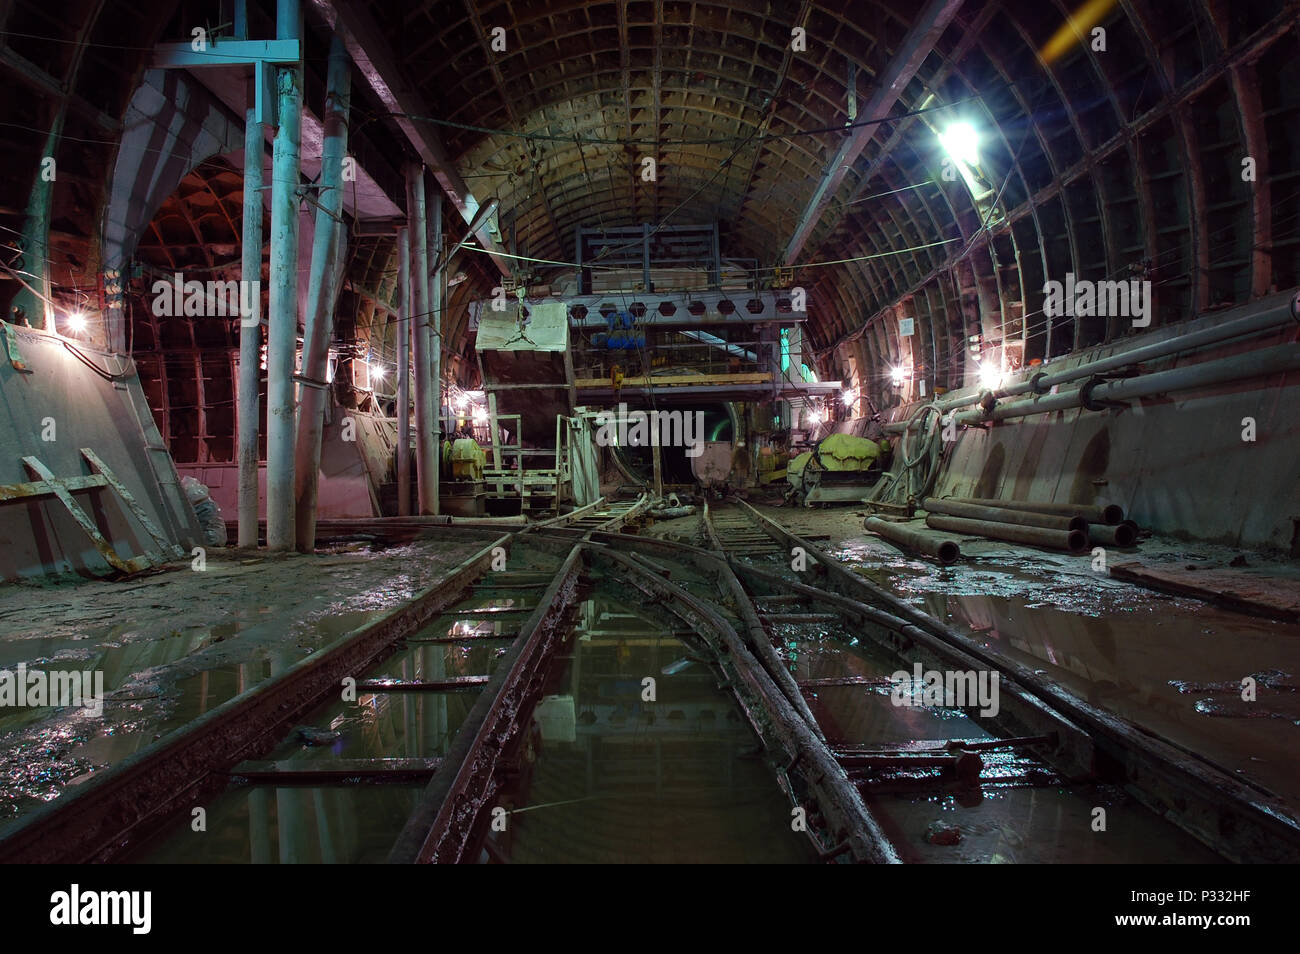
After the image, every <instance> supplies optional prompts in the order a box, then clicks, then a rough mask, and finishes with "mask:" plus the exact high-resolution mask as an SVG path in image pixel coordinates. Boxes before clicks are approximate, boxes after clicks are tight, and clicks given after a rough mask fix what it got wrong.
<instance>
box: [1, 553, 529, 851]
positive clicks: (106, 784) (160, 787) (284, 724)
mask: <svg viewBox="0 0 1300 954" xmlns="http://www.w3.org/2000/svg"><path fill="white" fill-rule="evenodd" d="M510 543H511V535H508V534H507V535H504V536H501V537H497V538H495V539H493V541H492V542H491V543H489V544H488V545H487V546H485V547H483V548H481V549H480V550H478V551H477V552H475V553H474V554H473V555H472V556H470V557H469V558H468V559H466V560H464V561H463V562H461V563H460V564H458V565H457V566H456V567H454V568H453V569H452V570H451V571H450V572H448V573H447V574H445V575H443V576H442V577H441V578H439V580H438V581H437V582H436V583H434V584H432V585H431V586H428V587H426V588H425V589H424V590H423V591H421V592H420V593H419V594H418V595H417V596H415V597H414V598H413V599H411V600H408V601H407V602H405V603H402V604H401V605H399V606H397V607H394V608H393V609H391V610H389V611H388V612H387V613H385V614H384V615H383V616H382V617H380V618H379V619H377V620H374V621H372V622H370V623H367V624H365V625H363V626H360V627H358V628H356V629H354V630H352V631H351V632H350V633H347V634H345V635H344V636H341V637H340V638H339V639H337V640H335V641H334V642H333V643H332V644H330V645H329V646H327V647H326V648H324V649H322V650H320V651H319V652H316V653H313V654H312V655H311V656H310V657H308V658H306V659H302V660H300V661H298V662H297V663H295V664H294V665H292V666H290V667H289V668H288V669H286V670H285V671H284V672H282V673H280V674H279V675H277V676H273V677H271V678H270V679H268V680H266V681H265V682H262V683H260V684H258V685H257V686H255V687H253V688H252V689H250V690H249V691H248V692H245V693H243V694H241V695H239V696H236V697H235V698H233V699H230V700H229V701H227V702H225V703H224V704H222V705H220V706H218V707H217V708H216V709H213V710H212V711H211V712H208V713H206V714H205V715H203V716H200V717H199V718H198V719H196V720H194V721H193V722H191V723H189V724H188V725H187V726H185V727H184V728H182V729H179V730H177V731H175V732H173V733H171V734H170V735H168V736H166V737H164V738H163V739H162V740H161V741H160V742H159V743H158V744H157V745H153V746H149V747H148V748H146V749H144V750H143V751H140V752H137V753H135V754H134V755H130V756H128V757H127V758H125V759H123V760H122V761H120V762H118V763H116V764H115V765H113V766H112V767H111V768H108V769H105V770H104V771H102V772H97V773H95V775H94V776H93V777H92V778H91V779H90V780H89V781H87V782H86V783H84V784H81V785H78V786H76V788H75V789H72V790H69V791H67V792H65V793H64V794H63V795H61V796H60V797H59V798H57V799H55V800H54V801H52V802H50V803H49V804H48V805H46V806H43V807H42V808H40V809H38V810H36V811H34V812H32V813H31V814H30V815H27V816H26V817H24V818H23V819H22V820H20V821H19V822H17V823H16V824H15V826H14V827H13V828H11V829H10V830H9V831H8V832H6V833H5V835H4V837H3V839H0V863H16V862H29V863H30V862H42V863H85V862H99V861H110V860H113V858H115V857H116V856H118V855H120V854H121V853H122V852H123V851H124V850H125V849H126V848H128V847H130V846H131V845H132V844H133V843H134V841H135V837H134V836H135V834H136V833H137V832H139V831H141V830H142V829H144V828H146V827H150V826H152V825H153V824H155V823H157V822H159V821H161V820H162V819H164V818H165V817H168V816H170V815H171V814H172V813H174V812H176V811H178V810H179V809H181V808H182V807H185V806H191V805H194V804H197V800H198V799H199V798H201V797H203V796H205V795H207V794H209V793H211V792H212V791H215V790H219V789H222V788H225V787H226V785H227V784H228V779H227V773H228V772H229V770H230V769H231V768H233V767H234V766H235V765H237V764H238V763H240V762H241V761H244V760H246V759H250V758H256V757H257V756H259V755H260V754H261V753H263V752H265V751H268V750H269V749H271V748H272V747H274V745H275V744H276V743H277V742H278V741H279V740H280V739H281V738H283V736H284V734H285V732H286V731H287V730H288V729H289V727H291V726H292V725H293V724H294V723H295V722H296V721H298V719H299V718H300V717H301V716H302V715H304V714H305V713H307V712H310V711H311V710H313V709H315V708H317V707H318V706H320V705H321V704H322V703H323V702H324V701H326V700H328V699H329V698H331V697H334V696H337V695H338V693H339V691H340V686H341V684H342V680H343V679H344V678H347V677H355V676H357V675H358V674H359V673H362V672H364V671H365V670H366V669H368V668H369V667H370V666H372V665H373V664H375V663H377V662H378V661H380V660H381V659H383V658H385V656H387V655H388V654H389V653H390V651H391V648H392V646H393V645H394V644H395V643H396V642H398V641H399V640H400V639H401V638H402V637H403V636H404V635H406V634H409V633H412V632H415V631H417V630H418V629H419V628H420V627H422V626H424V625H425V624H426V623H427V622H428V621H429V620H430V619H432V618H434V617H435V616H437V615H438V614H439V613H440V612H441V611H442V610H443V609H445V608H446V607H447V606H450V605H451V604H453V603H455V602H456V601H457V600H459V599H460V598H461V597H462V594H464V593H465V592H466V591H467V590H469V589H470V588H471V587H472V586H473V584H474V582H475V581H476V580H477V579H478V578H479V577H481V576H482V575H483V574H484V573H486V572H487V571H488V569H489V567H490V566H491V562H492V556H493V551H494V550H496V548H498V547H504V548H507V549H508V548H509V546H510Z"/></svg>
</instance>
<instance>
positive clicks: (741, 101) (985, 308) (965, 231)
mask: <svg viewBox="0 0 1300 954" xmlns="http://www.w3.org/2000/svg"><path fill="white" fill-rule="evenodd" d="M362 6H366V7H368V8H369V12H370V14H371V16H372V17H373V18H374V20H375V22H377V23H379V24H380V25H381V27H382V29H383V31H384V33H385V39H386V41H387V43H388V44H389V45H390V47H391V48H392V49H393V50H394V51H395V52H396V54H397V57H398V59H399V61H400V63H401V67H402V69H403V72H404V73H405V75H406V76H407V78H408V79H410V80H411V81H412V82H413V83H414V85H415V86H416V87H417V88H418V90H419V92H420V95H421V96H422V97H423V99H424V101H425V102H426V103H427V104H428V106H429V110H430V113H431V114H432V115H433V116H435V117H437V118H438V119H439V120H440V123H439V128H438V133H439V135H440V136H441V137H442V139H443V141H444V143H445V144H446V146H447V150H448V153H449V154H450V155H451V156H452V158H453V159H454V161H455V162H456V165H457V167H458V169H459V170H460V172H461V173H462V175H463V176H464V177H465V178H466V180H467V181H468V182H469V183H470V184H471V185H472V186H473V188H474V190H475V194H476V195H478V196H480V197H486V196H491V195H493V194H496V195H498V196H499V197H500V199H501V213H500V216H499V221H500V224H501V233H502V237H503V240H505V241H509V237H510V235H511V231H512V229H513V234H514V238H515V241H516V242H517V245H518V250H519V252H520V253H521V254H525V255H528V256H532V257H535V258H540V259H550V260H554V261H569V260H571V259H572V257H573V254H572V250H573V245H574V233H575V229H576V228H578V227H579V226H583V227H588V228H590V227H601V226H610V227H613V226H627V225H635V224H639V223H641V222H647V221H648V222H651V223H662V222H665V221H670V222H672V223H675V224H690V223H703V222H708V221H712V220H715V219H716V220H719V221H720V222H722V224H723V235H724V239H723V252H724V254H725V255H730V256H733V257H738V258H753V259H756V260H757V261H758V262H759V263H760V266H761V267H763V268H764V269H769V270H770V268H771V267H772V266H775V265H785V264H793V265H794V266H795V267H796V273H795V282H796V283H797V284H799V285H801V286H803V287H805V288H806V289H808V292H809V311H810V325H809V340H810V342H811V344H812V345H813V347H814V349H815V350H816V352H817V354H818V358H819V362H818V363H819V365H820V370H821V371H822V373H823V374H824V375H826V376H831V377H834V376H844V377H848V378H853V379H854V380H857V379H858V378H859V377H861V378H863V379H867V378H871V379H873V383H874V381H878V380H879V378H880V377H881V376H882V375H887V373H888V367H889V366H890V365H892V364H894V363H896V362H898V361H900V360H903V359H905V358H906V359H908V360H910V361H911V362H912V363H913V365H914V368H915V369H916V373H917V374H920V375H925V376H927V377H928V378H929V379H930V380H931V381H932V382H933V383H935V384H937V385H939V386H949V387H955V386H960V385H961V384H962V383H964V380H963V378H964V375H965V374H966V373H967V371H968V368H969V365H970V361H969V355H970V353H971V352H970V341H971V338H972V336H978V338H977V339H976V340H978V341H980V342H982V343H983V345H984V346H985V347H988V346H990V345H999V344H1001V343H1003V342H1006V343H1009V344H1011V345H1012V346H1013V348H1014V357H1013V361H1012V363H1013V364H1016V363H1027V362H1029V361H1031V360H1034V359H1044V358H1047V357H1052V356H1056V355H1058V354H1062V353H1065V352H1067V351H1070V350H1074V349H1076V348H1079V347H1084V346H1087V345H1089V344H1093V343H1096V342H1097V341H1101V340H1106V339H1108V338H1111V337H1114V336H1116V335H1119V334H1123V333H1126V332H1127V331H1129V330H1130V329H1128V328H1125V327H1119V326H1118V325H1115V324H1114V323H1111V324H1109V325H1107V324H1106V323H1105V322H1102V323H1100V327H1098V323H1096V322H1092V323H1090V322H1087V321H1079V322H1078V323H1077V326H1076V323H1074V322H1061V323H1058V324H1056V325H1055V326H1054V327H1053V328H1052V334H1051V335H1050V340H1049V335H1048V333H1047V327H1046V324H1047V323H1046V321H1045V319H1044V316H1043V314H1042V310H1043V294H1042V286H1043V284H1044V282H1045V281H1046V280H1048V279H1049V278H1052V279H1058V280H1059V279H1061V278H1063V277H1064V275H1065V274H1066V273H1067V272H1069V273H1074V274H1076V275H1078V276H1080V277H1083V276H1087V277H1092V278H1095V279H1105V278H1112V279H1119V278H1128V277H1130V276H1140V277H1143V278H1149V279H1150V280H1151V281H1152V282H1153V285H1154V287H1155V294H1154V312H1155V314H1154V316H1153V322H1152V323H1153V324H1161V323H1167V322H1170V321H1175V320H1182V319H1185V318H1188V317H1190V316H1191V315H1192V314H1194V313H1201V312H1204V311H1206V310H1210V309H1214V308H1218V307H1221V306H1224V305H1227V304H1231V303H1237V302H1242V301H1246V300H1249V299H1251V298H1255V297H1259V296H1261V295H1263V294H1266V293H1267V292H1268V291H1269V290H1270V289H1276V288H1286V287H1291V286H1294V285H1296V284H1297V283H1300V250H1298V249H1297V236H1300V228H1298V226H1297V208H1298V205H1297V197H1296V191H1297V189H1298V188H1300V181H1297V173H1298V170H1300V165H1298V160H1297V156H1300V149H1297V148H1296V146H1297V143H1296V142H1295V137H1296V133H1295V129H1296V127H1297V125H1300V123H1298V122H1297V120H1300V117H1298V116H1297V112H1298V111H1300V95H1298V94H1297V92H1296V91H1297V89H1300V67H1297V63H1300V55H1298V53H1300V36H1298V34H1297V26H1296V22H1297V18H1298V17H1300V4H1297V3H1296V2H1294V0H1259V2H1251V3H1228V2H1226V0H1195V2H1191V3H1188V2H1182V0H1179V2H1173V0H1132V2H1126V0H1117V2H1105V0H1100V2H1094V3H1089V4H1083V3H1064V2H1059V0H1035V2H1027V0H1014V2H994V3H979V2H973V0H971V2H966V3H952V4H939V6H940V7H943V6H951V7H956V8H957V9H956V13H955V15H954V16H953V18H952V20H951V22H950V23H949V24H948V25H947V27H946V28H945V29H943V30H942V32H941V33H940V34H939V36H938V39H937V40H936V41H934V42H933V44H932V45H931V46H929V47H928V48H927V50H928V52H926V54H925V55H924V57H923V59H922V60H921V62H920V65H919V66H918V67H917V68H916V69H915V72H914V75H912V76H911V77H910V79H909V80H908V82H907V83H906V85H905V86H904V87H903V88H902V89H901V92H900V94H899V96H898V98H897V101H896V102H895V103H894V105H893V107H892V109H891V110H890V112H889V116H890V119H889V121H887V122H883V123H881V124H879V126H878V127H877V128H876V131H875V132H874V135H872V136H871V138H870V139H869V141H868V142H867V143H866V146H865V148H864V149H863V150H862V151H861V153H860V154H859V155H857V156H855V157H853V158H852V161H851V162H850V163H849V166H848V168H847V171H846V174H845V175H844V178H843V181H842V182H841V183H840V184H839V187H838V188H837V189H835V190H833V192H832V194H831V196H830V199H829V201H828V203H827V206H826V208H825V209H824V210H823V211H822V212H821V214H820V215H819V216H817V217H816V222H815V225H814V226H813V227H812V229H811V233H810V235H809V238H808V241H807V242H806V244H805V245H804V248H803V249H802V250H801V253H800V254H799V255H798V256H797V257H796V258H795V259H794V260H793V261H792V262H790V263H787V262H785V261H784V260H783V253H784V250H785V248H786V245H787V242H788V241H789V239H790V237H791V235H792V234H793V232H794V231H795V228H796V226H797V224H798V223H799V221H800V219H801V216H803V215H804V212H805V209H807V207H808V205H809V201H810V199H811V198H812V196H813V194H814V191H815V190H816V189H817V187H818V184H819V182H820V181H821V180H822V178H823V176H824V175H825V174H826V173H827V172H828V169H829V168H830V167H831V166H833V159H834V157H835V154H836V151H837V150H838V149H839V148H840V146H841V144H842V142H843V141H844V139H845V138H846V136H848V135H849V133H848V132H846V131H843V127H844V125H845V123H846V122H847V121H848V114H847V110H848V101H849V97H848V92H847V88H848V77H849V74H850V65H852V67H853V68H854V69H855V70H856V92H857V96H856V99H857V105H858V108H859V109H862V108H863V107H864V105H865V104H866V103H867V102H868V100H869V98H870V96H871V94H872V92H873V89H874V85H875V80H876V78H877V77H879V76H880V75H881V74H882V73H883V72H885V71H886V70H887V67H888V66H889V64H890V62H891V61H892V60H893V59H894V58H895V56H896V55H897V54H898V52H899V48H900V46H901V45H903V44H904V43H905V40H906V38H907V36H908V31H909V28H910V27H911V26H912V25H913V23H914V22H915V20H916V18H917V17H918V15H919V13H920V10H921V8H922V7H924V6H925V5H924V4H921V3H917V2H913V0H906V2H904V0H898V2H883V0H873V2H861V0H858V2H849V0H843V2H829V3H823V2H818V3H797V2H791V3H745V4H742V3H726V2H665V3H653V2H649V0H640V2H610V3H567V4H565V3H560V4H557V3H548V2H541V0H536V2H519V0H505V2H495V3H472V2H455V3H441V2H440V3H424V4H421V5H413V6H409V7H407V8H406V9H405V10H404V11H403V12H402V13H401V14H399V15H394V14H392V13H391V12H387V11H385V9H384V8H383V5H381V4H379V3H375V2H371V3H363V4H362ZM1075 13H1080V17H1081V18H1080V20H1078V21H1072V20H1071V16H1072V14H1075ZM1084 13H1088V16H1087V17H1084V16H1083V14H1084ZM1094 21H1095V26H1096V27H1100V28H1101V29H1103V30H1104V31H1105V46H1106V48H1105V50H1095V49H1093V46H1094V42H1093V41H1092V39H1091V38H1092V32H1091V30H1092V27H1093V25H1094ZM1072 22H1074V24H1075V26H1074V28H1073V29H1071V28H1070V27H1069V24H1071V23H1072ZM796 26H802V27H803V28H804V30H805V31H806V41H807V50H806V51H800V52H794V51H792V50H791V49H790V47H791V31H792V28H793V27H796ZM1063 27H1065V33H1064V34H1063V35H1061V34H1062V28H1063ZM497 28H501V29H502V30H503V31H504V33H503V34H496V33H494V32H493V31H494V30H495V29H497ZM494 39H497V41H498V44H499V43H500V41H501V40H504V44H505V49H504V50H503V51H494V50H493V49H492V43H493V40H494ZM918 110H930V111H927V112H923V113H920V114H916V111H918ZM865 118H866V117H864V116H862V115H859V116H858V120H859V121H862V120H863V119H865ZM958 119H960V120H964V121H967V122H969V123H971V124H972V125H973V126H974V127H975V128H976V129H977V131H978V133H979V162H978V179H979V181H977V183H976V185H975V187H974V188H975V189H977V190H981V189H984V188H987V189H988V190H989V191H991V192H992V193H993V194H994V195H995V196H996V201H995V202H993V203H991V207H990V204H989V203H988V202H985V203H983V204H981V203H980V202H979V201H978V200H977V198H976V195H975V194H973V189H972V187H971V186H969V185H968V184H967V183H966V182H965V181H964V180H963V177H961V176H957V177H955V179H954V180H953V181H949V180H947V179H945V178H944V176H943V170H944V158H945V152H944V150H943V147H942V146H941V145H940V142H939V138H938V135H937V133H939V132H941V131H942V130H943V129H944V127H945V126H946V125H947V124H949V123H951V122H953V121H956V120H958ZM494 131H495V132H494ZM809 131H815V132H809ZM530 137H538V138H530ZM647 155H649V156H653V157H654V158H655V159H656V163H657V169H656V172H657V176H656V179H655V181H654V182H651V183H647V182H643V181H642V180H641V177H640V174H639V173H640V170H641V166H640V162H641V159H642V158H644V157H645V156H647ZM1248 156H1249V157H1252V158H1254V159H1255V161H1256V169H1255V174H1256V178H1255V181H1254V182H1249V183H1248V182H1243V180H1242V177H1241V175H1240V168H1241V167H1240V164H1239V163H1240V160H1241V159H1242V158H1245V157H1248ZM842 259H856V260H857V261H851V262H846V263H843V264H834V265H811V264H810V263H821V262H836V261H839V260H842ZM768 274H769V275H770V271H769V272H768ZM480 291H483V289H480ZM896 317H897V318H902V317H910V318H914V319H915V325H916V328H917V333H916V336H915V337H914V338H912V339H911V340H910V341H908V342H906V343H904V342H903V341H901V340H900V339H899V336H898V333H897V328H896V327H893V325H894V324H895V323H894V322H892V321H887V320H886V319H892V318H896ZM907 345H910V347H907Z"/></svg>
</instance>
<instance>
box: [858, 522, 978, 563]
mask: <svg viewBox="0 0 1300 954" xmlns="http://www.w3.org/2000/svg"><path fill="white" fill-rule="evenodd" d="M862 526H863V528H864V529H867V530H870V531H871V532H872V533H877V534H879V535H880V536H882V537H884V538H885V539H886V540H889V541H890V542H891V543H897V544H898V545H899V546H902V547H906V548H907V549H909V550H915V551H916V552H917V553H924V554H925V555H926V556H932V557H934V558H935V559H936V560H938V561H939V562H940V563H942V564H943V565H944V566H949V565H951V564H953V563H956V562H957V561H958V560H959V559H960V558H961V547H960V546H958V545H957V541H956V540H953V539H951V538H949V537H940V536H936V535H934V534H931V533H926V532H925V531H924V530H921V529H920V528H918V527H908V526H905V525H904V524H901V523H890V522H889V521H888V520H881V519H880V518H879V517H868V518H867V519H866V520H864V521H863V522H862Z"/></svg>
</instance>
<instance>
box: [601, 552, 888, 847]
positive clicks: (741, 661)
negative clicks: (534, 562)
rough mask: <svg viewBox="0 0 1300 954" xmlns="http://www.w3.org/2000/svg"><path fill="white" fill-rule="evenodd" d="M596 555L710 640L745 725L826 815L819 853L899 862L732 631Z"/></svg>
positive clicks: (692, 602) (625, 564)
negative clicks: (826, 842) (826, 840)
mask: <svg viewBox="0 0 1300 954" xmlns="http://www.w3.org/2000/svg"><path fill="white" fill-rule="evenodd" d="M595 557H596V558H597V559H603V560H608V561H612V562H613V563H615V564H616V565H617V566H618V567H619V568H620V569H621V570H622V571H623V574H624V575H623V577H622V578H623V579H624V580H627V581H628V582H630V583H632V585H634V586H635V587H636V588H637V589H639V590H641V591H642V592H643V593H645V594H646V596H647V599H648V601H649V602H651V603H657V604H659V606H660V607H661V608H662V609H663V610H665V611H667V612H670V613H672V614H673V615H675V616H677V617H679V618H681V619H682V620H684V621H685V622H686V623H687V624H688V625H689V626H691V627H692V628H693V629H694V630H695V631H696V633H698V634H700V635H701V636H702V637H703V638H704V639H705V640H706V642H707V643H709V646H710V649H711V650H712V651H713V652H714V654H715V657H716V658H717V660H718V662H719V664H720V666H721V667H722V668H723V670H724V672H729V673H731V674H734V676H735V678H734V679H732V680H731V688H732V690H733V691H734V692H735V693H736V697H737V699H738V700H739V702H740V704H741V707H742V708H743V709H744V710H745V713H746V715H747V716H748V718H749V720H750V724H751V725H753V726H754V728H755V730H756V732H757V733H758V734H759V736H760V738H762V739H763V741H764V743H765V744H766V745H768V746H769V747H779V749H780V750H781V752H782V753H783V754H782V755H781V756H780V757H779V759H778V761H780V762H781V763H783V765H784V766H785V774H795V775H799V776H801V777H802V778H803V779H804V781H805V783H806V785H807V787H808V790H809V792H810V793H811V795H812V798H813V801H814V802H815V806H816V808H817V809H818V810H819V812H820V814H821V817H822V818H824V819H825V822H826V832H827V834H828V836H829V837H830V839H831V840H832V845H831V846H829V847H822V848H821V850H822V852H823V857H829V856H831V855H835V854H839V853H848V854H849V855H851V856H852V858H853V860H855V861H858V862H872V863H884V864H896V863H898V862H899V861H900V858H899V856H898V852H897V850H896V849H895V848H894V846H893V844H892V843H891V841H890V839H889V837H888V836H887V835H886V834H885V831H884V829H883V828H882V827H881V826H880V823H879V822H878V821H877V820H876V818H875V817H874V816H873V815H872V813H871V812H870V810H869V809H868V808H867V806H866V804H865V803H864V802H863V801H862V796H861V795H860V793H859V792H858V790H857V788H856V787H855V786H854V785H853V784H852V783H851V782H850V781H849V779H848V776H847V775H846V774H845V772H844V770H843V769H842V768H841V767H840V765H839V763H838V762H837V761H836V759H835V756H834V755H833V754H832V753H831V751H830V749H829V747H828V746H827V745H826V743H825V741H824V740H823V739H822V738H821V737H820V736H819V735H818V734H816V733H815V732H814V731H813V729H812V728H811V727H810V726H809V725H808V723H807V722H806V721H805V720H804V718H803V716H801V715H800V714H799V712H798V711H797V710H796V709H795V708H794V707H793V706H792V705H791V704H790V702H789V700H787V699H786V697H785V695H784V694H783V693H782V692H781V690H780V688H779V687H778V686H777V685H776V683H775V682H774V681H773V680H772V677H771V676H770V675H769V674H768V672H767V671H766V669H764V667H763V666H762V664H761V663H760V662H759V661H758V659H757V658H756V657H755V656H754V655H753V654H752V653H751V652H750V651H749V648H748V647H747V646H746V645H745V642H744V640H742V639H741V638H740V635H739V634H738V633H737V632H736V631H735V629H734V628H732V626H731V625H730V624H729V623H728V622H727V621H726V620H725V619H724V618H723V617H722V616H720V615H719V614H718V613H717V612H716V611H715V610H714V609H713V608H712V607H710V606H709V605H708V604H706V603H704V602H702V601H701V600H698V599H697V598H695V597H694V596H693V595H691V594H690V593H689V592H687V591H686V590H685V589H683V588H681V587H679V586H676V585H674V584H672V583H670V582H668V581H667V580H665V579H663V578H662V577H660V576H659V575H658V574H656V573H654V572H652V571H650V570H648V569H646V568H644V567H642V566H641V565H639V564H638V563H636V562H635V561H633V560H631V559H629V558H628V557H625V556H623V555H622V554H620V553H618V552H616V551H615V550H613V549H612V548H609V547H604V548H602V549H599V550H596V551H595ZM796 797H797V796H796ZM810 814H812V812H810Z"/></svg>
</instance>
